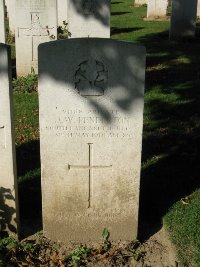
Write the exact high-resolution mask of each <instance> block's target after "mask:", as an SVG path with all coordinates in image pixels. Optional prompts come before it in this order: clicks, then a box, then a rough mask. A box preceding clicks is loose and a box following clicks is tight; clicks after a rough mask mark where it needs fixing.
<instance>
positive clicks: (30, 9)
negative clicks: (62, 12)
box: [15, 0, 57, 76]
mask: <svg viewBox="0 0 200 267" xmlns="http://www.w3.org/2000/svg"><path fill="white" fill-rule="evenodd" d="M56 6H57V5H56V0H16V18H17V19H16V31H15V41H16V68H17V75H19V76H21V75H26V74H28V73H30V72H31V70H32V69H34V71H35V73H37V68H38V67H37V65H38V54H37V48H38V45H39V44H40V43H43V42H48V41H50V40H52V39H56V38H57V10H56Z"/></svg>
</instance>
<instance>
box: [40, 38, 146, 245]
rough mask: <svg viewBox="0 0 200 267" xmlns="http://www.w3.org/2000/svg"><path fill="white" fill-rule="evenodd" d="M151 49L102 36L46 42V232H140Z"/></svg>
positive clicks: (84, 237)
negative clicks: (147, 71) (147, 55)
mask: <svg viewBox="0 0 200 267" xmlns="http://www.w3.org/2000/svg"><path fill="white" fill-rule="evenodd" d="M144 73H145V50H144V48H143V47H142V46H140V45H136V44H133V43H131V42H123V41H115V40H110V39H99V38H80V39H70V40H64V41H55V42H51V43H48V44H42V45H40V46H39V77H40V78H39V98H40V99H39V102H40V142H41V168H42V195H43V224H44V225H43V227H44V228H43V229H44V234H45V235H46V236H47V237H49V238H51V239H54V240H60V241H64V242H67V241H69V240H75V241H88V240H100V239H101V232H102V230H103V228H104V227H106V228H108V230H109V231H110V232H111V239H112V240H119V239H122V240H134V239H135V238H136V236H137V225H138V201H139V184H140V163H141V142H142V125H143V97H144V96H143V94H144Z"/></svg>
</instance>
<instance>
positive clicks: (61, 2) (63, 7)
mask: <svg viewBox="0 0 200 267" xmlns="http://www.w3.org/2000/svg"><path fill="white" fill-rule="evenodd" d="M67 5H68V0H57V12H58V15H57V18H58V26H62V27H63V26H64V24H63V21H66V23H67V22H68V18H67V7H68V6H67Z"/></svg>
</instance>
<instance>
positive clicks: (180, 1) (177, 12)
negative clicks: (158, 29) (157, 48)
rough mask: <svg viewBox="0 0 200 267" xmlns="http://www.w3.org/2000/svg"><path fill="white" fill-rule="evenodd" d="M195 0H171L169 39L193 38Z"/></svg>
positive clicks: (195, 11) (195, 15)
mask: <svg viewBox="0 0 200 267" xmlns="http://www.w3.org/2000/svg"><path fill="white" fill-rule="evenodd" d="M196 17H197V0H190V1H188V0H173V1H172V15H171V25H170V39H179V38H182V37H194V36H195V31H196Z"/></svg>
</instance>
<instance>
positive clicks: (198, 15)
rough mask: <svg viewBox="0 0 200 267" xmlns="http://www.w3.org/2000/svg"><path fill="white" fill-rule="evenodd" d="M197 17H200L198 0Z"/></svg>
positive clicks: (199, 1) (199, 2) (199, 0)
mask: <svg viewBox="0 0 200 267" xmlns="http://www.w3.org/2000/svg"><path fill="white" fill-rule="evenodd" d="M197 17H200V0H198V4H197Z"/></svg>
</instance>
